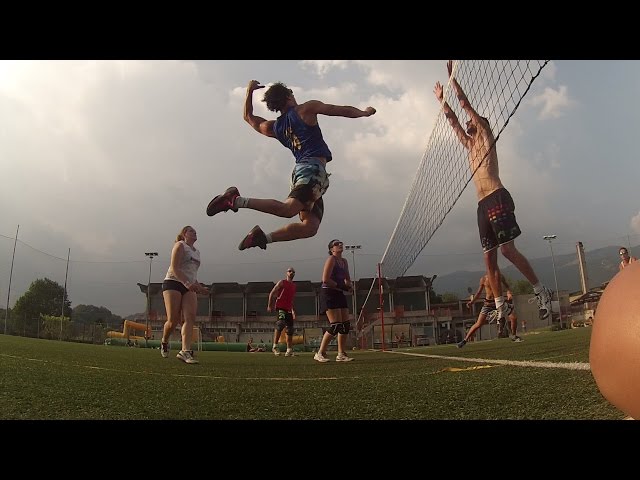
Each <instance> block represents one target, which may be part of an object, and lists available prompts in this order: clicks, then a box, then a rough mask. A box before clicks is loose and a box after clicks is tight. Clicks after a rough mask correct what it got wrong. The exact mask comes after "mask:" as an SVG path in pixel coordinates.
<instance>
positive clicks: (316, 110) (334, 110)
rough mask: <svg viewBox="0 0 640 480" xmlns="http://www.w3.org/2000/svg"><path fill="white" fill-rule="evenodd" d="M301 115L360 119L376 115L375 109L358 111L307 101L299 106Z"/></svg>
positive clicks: (318, 101) (368, 108)
mask: <svg viewBox="0 0 640 480" xmlns="http://www.w3.org/2000/svg"><path fill="white" fill-rule="evenodd" d="M301 113H303V114H308V115H318V114H322V115H328V116H330V117H346V118H360V117H370V116H371V115H373V114H375V113H376V109H375V108H373V107H367V108H365V109H364V110H360V109H359V108H356V107H352V106H350V105H332V104H330V103H323V102H321V101H320V100H309V101H308V102H305V103H303V104H302V105H301Z"/></svg>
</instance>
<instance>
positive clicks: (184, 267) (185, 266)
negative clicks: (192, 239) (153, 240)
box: [164, 240, 200, 283]
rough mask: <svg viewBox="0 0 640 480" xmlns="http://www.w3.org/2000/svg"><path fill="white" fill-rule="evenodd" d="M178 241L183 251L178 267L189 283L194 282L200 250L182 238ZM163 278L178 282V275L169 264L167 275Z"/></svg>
mask: <svg viewBox="0 0 640 480" xmlns="http://www.w3.org/2000/svg"><path fill="white" fill-rule="evenodd" d="M179 243H181V244H182V251H183V254H182V262H181V264H180V266H179V268H180V270H181V271H182V273H184V274H185V276H186V277H187V280H188V281H189V283H194V282H195V281H196V280H197V278H198V268H199V267H200V251H199V250H198V249H197V248H196V247H190V246H189V245H188V244H187V243H186V242H185V241H184V240H180V242H179ZM164 279H165V280H175V281H176V282H180V280H179V279H178V277H176V275H175V273H174V272H173V270H172V269H171V265H169V270H167V276H166V277H165V278H164Z"/></svg>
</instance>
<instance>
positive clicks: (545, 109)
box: [530, 85, 575, 120]
mask: <svg viewBox="0 0 640 480" xmlns="http://www.w3.org/2000/svg"><path fill="white" fill-rule="evenodd" d="M530 103H531V104H532V105H534V106H540V105H542V109H541V110H540V114H539V118H540V119H541V120H546V119H549V118H558V117H560V116H562V115H564V114H565V113H566V111H567V109H569V108H570V107H572V106H573V105H575V102H574V101H573V100H571V99H570V98H569V94H568V92H567V87H566V85H560V86H559V87H558V89H557V90H555V89H553V88H551V87H546V88H545V89H544V91H543V92H542V93H541V94H539V95H536V96H535V97H533V98H532V99H531V100H530Z"/></svg>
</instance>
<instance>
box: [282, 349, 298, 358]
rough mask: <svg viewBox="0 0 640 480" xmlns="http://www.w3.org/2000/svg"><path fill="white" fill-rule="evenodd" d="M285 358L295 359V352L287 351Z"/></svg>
mask: <svg viewBox="0 0 640 480" xmlns="http://www.w3.org/2000/svg"><path fill="white" fill-rule="evenodd" d="M284 356H285V357H295V356H296V354H295V353H294V352H293V350H287V351H286V352H285V354H284Z"/></svg>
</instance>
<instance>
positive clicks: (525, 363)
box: [385, 351, 591, 370]
mask: <svg viewBox="0 0 640 480" xmlns="http://www.w3.org/2000/svg"><path fill="white" fill-rule="evenodd" d="M385 353H395V354H396V355H409V356H413V357H425V358H436V359H440V360H456V361H460V362H474V363H493V364H497V365H510V366H514V367H537V368H563V369H565V370H591V366H590V365H589V364H588V363H583V362H564V363H555V362H536V361H533V360H500V359H495V358H473V357H452V356H449V355H429V354H426V353H412V352H394V351H390V352H385Z"/></svg>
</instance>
